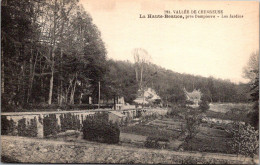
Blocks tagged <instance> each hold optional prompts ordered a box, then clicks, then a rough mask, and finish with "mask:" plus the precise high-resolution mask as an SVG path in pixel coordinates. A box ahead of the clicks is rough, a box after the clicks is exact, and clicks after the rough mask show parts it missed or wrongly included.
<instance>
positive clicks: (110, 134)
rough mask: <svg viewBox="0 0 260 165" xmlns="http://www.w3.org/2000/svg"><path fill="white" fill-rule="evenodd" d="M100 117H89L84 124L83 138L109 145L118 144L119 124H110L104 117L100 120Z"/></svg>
mask: <svg viewBox="0 0 260 165" xmlns="http://www.w3.org/2000/svg"><path fill="white" fill-rule="evenodd" d="M100 115H101V114H97V115H95V116H94V117H87V119H86V120H85V121H84V122H83V138H84V139H86V140H90V141H97V142H102V143H108V144H116V143H118V142H119V136H120V130H119V126H118V124H117V123H112V122H109V121H108V120H107V119H106V118H105V117H104V116H103V118H98V116H100Z"/></svg>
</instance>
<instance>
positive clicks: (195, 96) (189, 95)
mask: <svg viewBox="0 0 260 165" xmlns="http://www.w3.org/2000/svg"><path fill="white" fill-rule="evenodd" d="M184 93H185V96H186V99H187V100H188V101H192V102H193V103H194V106H199V102H200V101H201V96H202V93H201V91H200V89H199V90H197V89H194V90H193V91H192V92H188V91H187V90H186V89H185V88H184Z"/></svg>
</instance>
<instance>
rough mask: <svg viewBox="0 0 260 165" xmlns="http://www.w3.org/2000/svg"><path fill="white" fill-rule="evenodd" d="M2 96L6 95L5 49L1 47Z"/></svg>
mask: <svg viewBox="0 0 260 165" xmlns="http://www.w3.org/2000/svg"><path fill="white" fill-rule="evenodd" d="M1 64H2V65H1V94H3V93H5V72H4V49H3V47H1Z"/></svg>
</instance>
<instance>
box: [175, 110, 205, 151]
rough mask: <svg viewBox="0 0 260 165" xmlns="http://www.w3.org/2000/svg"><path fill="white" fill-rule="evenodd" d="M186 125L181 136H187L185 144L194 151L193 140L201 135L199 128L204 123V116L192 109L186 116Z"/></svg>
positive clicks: (183, 126)
mask: <svg viewBox="0 0 260 165" xmlns="http://www.w3.org/2000/svg"><path fill="white" fill-rule="evenodd" d="M184 115H185V116H184V122H185V125H182V127H181V129H182V132H181V134H180V135H179V136H182V135H185V137H184V142H185V144H186V145H187V146H188V147H187V148H188V149H189V150H192V146H191V144H192V140H193V139H194V138H195V137H196V135H197V134H198V133H199V127H200V125H201V122H202V116H201V114H200V112H198V111H197V110H194V109H190V110H189V111H187V112H185V114H184Z"/></svg>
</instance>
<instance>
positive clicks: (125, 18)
mask: <svg viewBox="0 0 260 165" xmlns="http://www.w3.org/2000/svg"><path fill="white" fill-rule="evenodd" d="M80 3H81V4H82V5H83V7H84V8H85V10H86V11H87V12H88V13H89V14H90V15H91V16H92V18H93V23H94V24H96V25H97V27H98V29H99V30H100V31H101V37H102V40H103V41H104V43H105V46H106V49H107V56H108V58H109V59H114V60H123V61H124V60H129V61H131V62H134V58H133V55H132V50H133V49H134V48H143V49H145V50H146V51H147V52H148V53H149V55H150V56H151V58H152V60H151V62H152V63H154V64H157V65H159V66H161V67H163V68H166V69H170V70H172V71H175V72H179V73H187V74H193V75H200V76H204V77H208V76H213V77H215V78H221V79H229V80H231V81H232V82H235V83H238V82H247V80H246V79H244V78H243V76H242V72H243V67H244V66H246V64H247V61H248V59H249V56H250V54H251V53H252V52H255V51H257V50H258V49H259V2H253V1H251V2H250V1H247V2H242V1H173V0H109V1H107V0H98V1H97V0H81V1H80ZM184 9H186V10H197V11H198V10H223V13H224V15H228V16H229V15H230V14H232V15H235V14H238V15H243V18H216V19H201V18H196V19H177V18H175V19H165V18H164V19H159V18H152V19H151V18H139V17H140V14H142V15H145V16H147V14H154V15H157V14H162V15H164V10H170V11H173V10H184ZM198 15H199V14H198ZM219 16H221V15H219Z"/></svg>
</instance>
